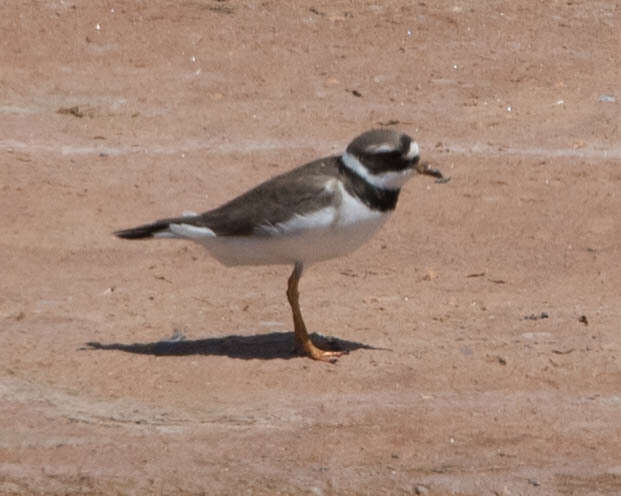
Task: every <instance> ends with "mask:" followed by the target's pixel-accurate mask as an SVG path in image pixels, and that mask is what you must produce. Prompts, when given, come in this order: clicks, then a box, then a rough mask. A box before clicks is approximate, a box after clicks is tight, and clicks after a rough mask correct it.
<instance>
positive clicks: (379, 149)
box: [365, 143, 397, 153]
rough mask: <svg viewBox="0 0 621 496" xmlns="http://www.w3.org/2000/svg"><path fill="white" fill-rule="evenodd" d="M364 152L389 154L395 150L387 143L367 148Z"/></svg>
mask: <svg viewBox="0 0 621 496" xmlns="http://www.w3.org/2000/svg"><path fill="white" fill-rule="evenodd" d="M365 151H366V152H367V153H390V152H395V151H397V149H396V148H395V147H394V146H392V145H389V144H388V143H382V144H381V145H370V146H367V149H366V150H365Z"/></svg>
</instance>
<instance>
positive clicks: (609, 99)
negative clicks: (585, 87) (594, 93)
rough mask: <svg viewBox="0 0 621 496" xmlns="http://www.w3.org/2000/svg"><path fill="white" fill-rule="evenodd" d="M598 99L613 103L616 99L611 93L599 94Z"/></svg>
mask: <svg viewBox="0 0 621 496" xmlns="http://www.w3.org/2000/svg"><path fill="white" fill-rule="evenodd" d="M599 101H600V102H604V103H615V102H616V101H617V99H616V98H615V97H614V96H612V95H599Z"/></svg>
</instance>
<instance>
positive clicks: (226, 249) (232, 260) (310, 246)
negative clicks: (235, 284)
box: [171, 184, 390, 265]
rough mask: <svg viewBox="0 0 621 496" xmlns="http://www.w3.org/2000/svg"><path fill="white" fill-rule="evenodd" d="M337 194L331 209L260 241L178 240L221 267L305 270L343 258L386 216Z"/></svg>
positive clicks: (275, 229)
mask: <svg viewBox="0 0 621 496" xmlns="http://www.w3.org/2000/svg"><path fill="white" fill-rule="evenodd" d="M338 189H339V190H340V191H339V193H340V199H341V201H340V202H339V203H338V204H337V205H335V206H330V207H325V208H323V209H322V210H320V211H318V212H315V213H313V214H309V215H304V216H295V217H293V218H292V219H290V220H288V221H287V222H284V223H281V224H277V225H274V226H264V231H265V235H264V236H255V237H252V236H243V237H242V236H240V237H232V236H220V237H219V236H215V235H214V234H213V232H211V231H210V230H208V229H207V230H206V231H209V232H211V235H204V236H197V235H192V236H189V235H186V236H184V237H187V238H189V239H192V240H193V241H196V242H198V243H201V244H203V245H204V246H205V247H206V248H207V249H208V250H209V252H210V253H211V254H212V255H213V256H214V257H215V258H216V259H217V260H219V261H220V262H222V263H223V264H225V265H271V264H294V263H295V262H303V263H305V264H310V263H313V262H318V261H321V260H327V259H329V258H335V257H339V256H342V255H346V254H348V253H351V252H352V251H354V250H355V249H357V248H358V247H360V246H361V245H362V244H363V243H365V242H366V241H368V240H369V239H370V238H371V237H372V236H373V234H375V232H376V231H377V230H378V229H379V228H380V227H381V226H382V224H383V223H384V222H385V221H386V219H387V218H388V216H389V215H390V213H389V212H380V211H377V210H372V209H370V208H368V207H367V206H366V205H364V203H362V202H361V201H360V200H358V199H357V198H355V197H353V196H351V195H350V194H349V193H347V191H345V189H344V188H343V187H342V186H341V185H340V184H339V185H338ZM171 227H172V226H171ZM180 227H182V226H180ZM195 234H196V233H195Z"/></svg>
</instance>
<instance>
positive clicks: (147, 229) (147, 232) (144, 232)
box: [114, 220, 170, 239]
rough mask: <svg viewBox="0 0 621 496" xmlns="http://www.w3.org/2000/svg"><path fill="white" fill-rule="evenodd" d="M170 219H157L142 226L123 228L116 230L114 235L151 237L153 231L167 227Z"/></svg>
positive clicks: (136, 237)
mask: <svg viewBox="0 0 621 496" xmlns="http://www.w3.org/2000/svg"><path fill="white" fill-rule="evenodd" d="M169 225H170V221H168V220H158V221H157V222H153V223H152V224H145V225H144V226H138V227H132V228H131V229H123V230H121V231H116V232H115V233H114V235H115V236H118V237H119V238H123V239H145V238H152V237H153V235H154V234H155V233H158V232H160V231H164V230H166V229H168V226H169Z"/></svg>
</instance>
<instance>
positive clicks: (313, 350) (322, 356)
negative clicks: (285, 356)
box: [295, 341, 349, 363]
mask: <svg viewBox="0 0 621 496" xmlns="http://www.w3.org/2000/svg"><path fill="white" fill-rule="evenodd" d="M295 349H296V351H297V352H298V353H300V354H301V355H306V356H307V357H309V358H312V359H313V360H318V361H320V362H330V363H336V361H337V360H338V359H339V358H340V357H342V356H343V355H347V354H348V353H349V352H348V351H336V350H322V349H321V348H319V347H317V346H315V345H314V344H313V343H312V342H311V341H308V342H306V343H299V342H296V346H295Z"/></svg>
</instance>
